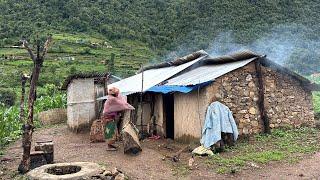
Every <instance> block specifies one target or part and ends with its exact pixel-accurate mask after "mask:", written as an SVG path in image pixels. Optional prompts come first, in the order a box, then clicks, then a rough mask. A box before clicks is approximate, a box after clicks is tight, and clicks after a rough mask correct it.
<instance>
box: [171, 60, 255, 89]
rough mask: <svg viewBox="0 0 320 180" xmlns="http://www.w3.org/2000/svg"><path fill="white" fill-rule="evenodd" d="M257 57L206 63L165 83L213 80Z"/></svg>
mask: <svg viewBox="0 0 320 180" xmlns="http://www.w3.org/2000/svg"><path fill="white" fill-rule="evenodd" d="M254 59H256V58H251V59H248V60H243V61H235V62H229V63H225V64H215V65H205V66H200V67H197V68H195V69H192V70H190V71H187V72H185V73H183V74H181V75H179V76H177V77H174V78H172V79H169V80H168V82H167V83H166V84H165V85H169V86H189V85H196V84H200V83H204V82H207V81H212V80H214V79H216V78H218V77H220V76H222V75H224V74H227V73H229V72H231V71H233V70H235V69H238V68H240V67H243V66H245V65H247V64H248V63H250V62H251V61H253V60H254Z"/></svg>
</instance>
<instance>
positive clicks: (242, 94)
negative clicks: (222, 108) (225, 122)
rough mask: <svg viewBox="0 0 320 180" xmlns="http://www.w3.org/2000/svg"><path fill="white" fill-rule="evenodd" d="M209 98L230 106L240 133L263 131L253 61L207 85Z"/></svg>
mask: <svg viewBox="0 0 320 180" xmlns="http://www.w3.org/2000/svg"><path fill="white" fill-rule="evenodd" d="M207 98H208V99H212V98H214V99H215V100H218V101H220V102H221V103H223V104H225V105H226V106H228V107H229V108H230V110H231V111H232V113H233V116H234V119H235V120H236V123H237V126H238V130H239V134H240V135H242V134H252V133H258V132H261V131H262V128H263V125H262V123H261V121H260V115H259V110H258V106H257V101H258V90H257V78H256V75H255V68H254V64H253V63H250V64H248V65H246V66H244V67H243V68H239V69H237V70H235V71H232V72H230V73H228V74H226V75H224V76H221V77H219V78H217V79H216V80H215V81H214V83H213V84H212V85H211V86H209V87H207Z"/></svg>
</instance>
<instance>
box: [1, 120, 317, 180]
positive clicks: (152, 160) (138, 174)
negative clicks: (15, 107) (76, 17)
mask: <svg viewBox="0 0 320 180" xmlns="http://www.w3.org/2000/svg"><path fill="white" fill-rule="evenodd" d="M47 139H50V140H53V141H54V159H55V162H78V161H89V162H96V163H99V164H101V165H104V166H106V167H107V169H112V168H114V167H117V168H119V169H120V170H122V171H123V172H125V173H126V175H127V176H129V177H130V179H230V178H232V179H320V152H318V153H315V154H311V155H308V156H305V157H304V158H303V159H302V160H300V161H299V162H297V163H294V164H289V163H284V162H273V163H269V164H267V165H264V166H260V167H251V168H246V169H244V170H241V171H240V172H237V173H235V174H217V173H215V170H214V169H212V168H210V167H209V166H206V165H205V163H203V161H204V160H205V159H206V157H195V165H194V167H193V168H192V169H191V170H190V169H187V170H186V167H187V168H188V166H186V164H188V160H189V158H190V157H191V154H190V152H188V150H186V151H184V152H183V153H182V155H181V160H180V161H179V162H172V161H171V160H170V158H168V156H172V155H173V154H175V153H176V152H177V151H179V150H180V149H181V148H183V147H185V145H184V144H179V143H175V142H173V141H171V140H144V141H143V142H142V148H143V151H142V152H141V153H140V154H139V155H136V156H130V155H124V154H123V149H122V147H121V143H118V145H119V150H118V151H114V152H110V151H106V143H94V144H93V143H90V141H89V134H88V133H85V134H73V133H71V132H70V131H68V129H67V127H66V126H65V125H60V126H56V127H51V128H46V129H40V130H38V131H36V132H35V133H34V140H35V141H36V140H47ZM21 153H22V148H21V141H20V140H19V141H17V142H15V143H13V144H11V145H10V146H9V147H7V148H6V150H5V155H4V156H3V157H1V158H0V179H18V178H21V176H19V175H17V171H16V169H17V167H18V164H19V162H20V157H21ZM166 156H167V158H165V157H166ZM181 167H182V168H181ZM180 171H182V172H180Z"/></svg>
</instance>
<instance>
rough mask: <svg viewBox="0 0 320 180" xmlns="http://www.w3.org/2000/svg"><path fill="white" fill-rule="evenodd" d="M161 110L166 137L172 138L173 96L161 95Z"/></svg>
mask: <svg viewBox="0 0 320 180" xmlns="http://www.w3.org/2000/svg"><path fill="white" fill-rule="evenodd" d="M163 111H164V117H165V123H166V135H167V138H170V139H174V96H173V94H165V95H163Z"/></svg>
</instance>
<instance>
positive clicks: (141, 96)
mask: <svg viewBox="0 0 320 180" xmlns="http://www.w3.org/2000/svg"><path fill="white" fill-rule="evenodd" d="M141 68H142V69H143V65H141ZM143 72H144V71H143V70H142V72H141V75H142V78H141V81H142V83H141V93H140V107H141V116H140V122H141V124H140V127H141V132H142V133H143V129H144V128H143V102H142V101H143Z"/></svg>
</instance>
